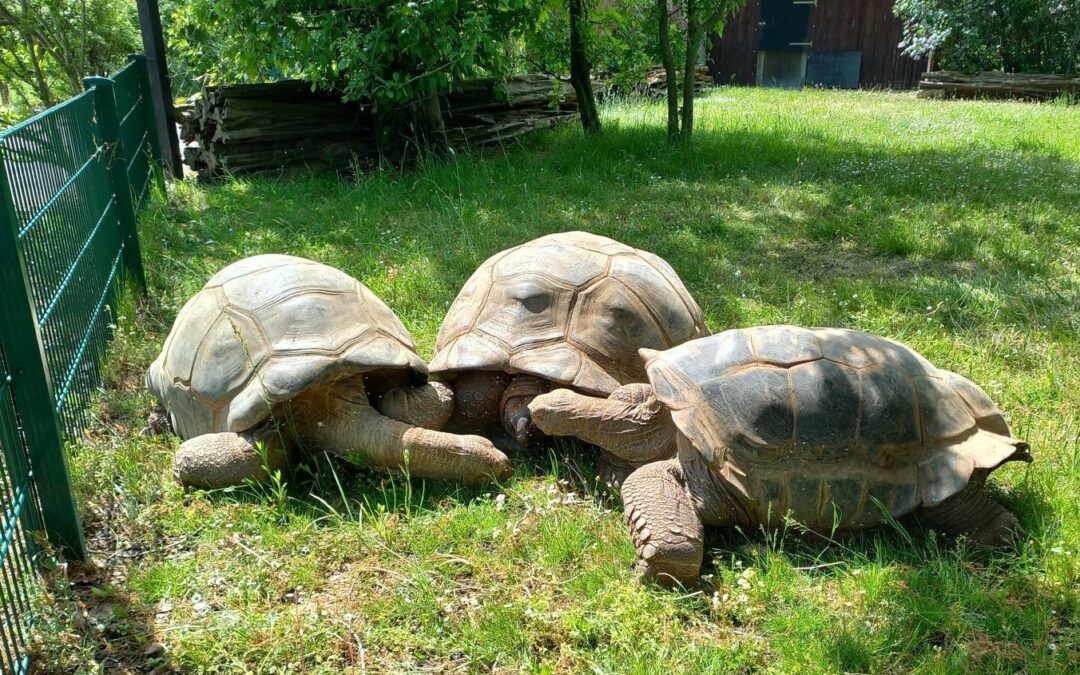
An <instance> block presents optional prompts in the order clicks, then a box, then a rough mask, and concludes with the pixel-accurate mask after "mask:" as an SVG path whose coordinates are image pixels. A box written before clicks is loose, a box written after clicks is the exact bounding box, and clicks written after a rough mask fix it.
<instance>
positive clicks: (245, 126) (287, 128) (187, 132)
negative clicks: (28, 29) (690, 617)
mask: <svg viewBox="0 0 1080 675" xmlns="http://www.w3.org/2000/svg"><path fill="white" fill-rule="evenodd" d="M576 104H577V101H576V98H575V96H574V91H573V88H572V87H570V86H569V84H568V83H566V82H562V81H560V80H557V79H554V78H550V77H547V76H542V75H522V76H517V77H513V78H510V79H509V80H507V81H505V82H496V81H494V80H483V79H481V80H467V81H462V82H458V83H455V85H454V87H453V89H452V90H451V91H450V92H449V93H448V94H447V96H446V97H445V105H444V106H443V108H444V115H445V122H446V127H447V135H448V138H449V140H450V142H451V145H453V146H460V147H462V148H467V147H482V146H484V145H488V144H491V143H497V142H502V141H505V140H508V139H512V138H516V137H518V136H520V135H522V134H524V133H528V132H529V131H532V130H534V129H540V128H545V127H549V126H552V125H554V124H559V123H563V122H569V121H572V120H574V119H576V117H577V113H576V108H577V105H576ZM181 127H182V134H183V136H184V139H185V142H186V143H187V144H188V151H187V153H186V157H185V161H186V162H187V164H188V165H189V166H190V167H191V168H193V169H196V170H200V171H203V172H205V173H206V174H209V175H223V174H228V173H262V172H270V171H278V170H280V169H282V168H288V167H306V168H311V169H317V170H322V169H329V170H339V171H340V170H349V169H351V168H352V167H355V166H357V165H361V166H362V165H364V164H366V163H369V162H374V161H376V160H377V159H378V156H379V152H380V137H381V136H383V135H384V134H382V133H380V131H379V130H378V129H377V125H376V118H375V116H374V114H373V112H372V109H371V106H369V105H366V104H364V103H358V102H350V103H346V102H343V101H342V100H341V99H340V96H339V94H337V93H335V92H328V91H313V90H312V88H311V86H310V84H308V83H306V82H299V81H285V82H275V83H267V84H255V85H227V86H220V87H210V88H206V89H204V90H203V92H201V95H199V96H196V97H193V100H192V101H191V105H190V109H189V110H186V111H185V114H184V116H183V118H182V121H181ZM389 146H390V148H391V149H392V152H391V154H393V152H394V151H399V150H400V149H401V148H403V147H408V146H409V143H408V142H407V139H404V138H398V139H390V142H389Z"/></svg>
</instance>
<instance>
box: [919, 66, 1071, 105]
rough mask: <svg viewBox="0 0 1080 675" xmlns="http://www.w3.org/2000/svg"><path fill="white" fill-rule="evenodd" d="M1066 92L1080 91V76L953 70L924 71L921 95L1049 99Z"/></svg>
mask: <svg viewBox="0 0 1080 675" xmlns="http://www.w3.org/2000/svg"><path fill="white" fill-rule="evenodd" d="M1062 94H1071V95H1074V96H1075V95H1080V77H1065V76H1063V75H1038V74H1024V73H993V72H987V73H979V74H978V75H965V74H963V73H958V72H955V71H951V70H939V71H936V72H932V73H924V74H923V76H922V80H921V81H920V82H919V96H920V97H921V98H1015V99H1027V100H1034V101H1045V100H1048V99H1053V98H1057V97H1058V96H1061V95H1062Z"/></svg>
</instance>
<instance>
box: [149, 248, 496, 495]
mask: <svg viewBox="0 0 1080 675" xmlns="http://www.w3.org/2000/svg"><path fill="white" fill-rule="evenodd" d="M427 376H428V370H427V366H426V365H425V364H424V362H423V360H422V359H421V358H420V357H419V356H418V355H417V354H416V351H415V347H414V343H413V339H412V337H411V336H410V335H409V332H408V331H407V330H406V329H405V327H404V326H403V325H402V323H401V321H400V320H399V319H398V318H397V316H395V315H394V313H393V312H392V311H391V310H390V308H389V307H387V306H386V305H385V304H384V303H383V302H382V301H381V300H379V299H378V298H377V297H376V296H375V295H374V294H373V293H372V292H371V291H370V290H368V289H367V288H366V287H365V286H364V285H363V284H361V283H360V282H358V281H356V280H355V279H353V278H352V277H350V276H349V275H347V274H345V273H344V272H341V271H340V270H337V269H335V268H333V267H329V266H327V265H323V264H320V263H317V262H313V261H311V260H305V259H303V258H297V257H293V256H287V255H259V256H254V257H250V258H245V259H243V260H240V261H238V262H235V263H233V264H231V265H229V266H227V267H226V268H224V269H223V270H221V271H220V272H218V273H217V274H215V275H214V276H213V277H212V278H211V279H210V280H209V281H208V282H207V284H206V286H205V287H204V288H203V289H202V290H201V291H199V292H198V293H197V294H196V295H195V296H194V297H192V298H191V299H190V300H189V301H188V303H187V304H186V305H184V307H183V309H181V310H180V313H179V314H178V315H177V317H176V322H175V324H174V325H173V328H172V330H171V331H170V333H169V336H168V338H167V339H166V340H165V345H164V348H163V349H162V351H161V355H160V356H159V357H158V358H157V360H155V361H154V362H153V364H151V366H150V369H149V372H148V373H147V377H146V384H147V387H148V388H149V389H150V391H151V392H152V393H153V394H154V395H155V396H156V397H157V398H158V400H159V401H160V402H161V404H162V405H163V406H164V407H165V408H166V410H167V411H168V415H169V419H170V421H171V423H172V427H173V429H174V430H175V431H176V433H177V434H179V435H180V436H181V437H183V438H184V439H187V440H186V441H185V442H184V443H183V444H182V445H181V446H180V448H179V450H178V451H177V453H176V456H175V459H174V467H175V473H176V476H177V478H178V479H179V480H180V481H181V482H182V483H184V484H185V485H192V486H197V487H204V488H213V487H223V486H227V485H235V484H238V483H241V482H243V481H244V480H246V479H249V478H250V479H258V478H264V477H265V469H266V468H267V464H268V463H269V464H270V465H271V466H277V465H280V464H281V462H282V459H283V453H281V452H279V450H288V449H289V448H292V447H296V446H307V445H310V446H313V447H317V448H320V449H324V450H326V451H329V452H331V453H334V454H336V455H339V456H342V457H345V458H347V459H350V460H353V461H357V462H360V463H362V464H364V465H366V466H369V467H372V468H376V469H384V470H402V469H406V468H407V470H408V472H409V474H410V475H412V476H417V477H433V478H444V479H450V480H459V481H464V482H466V483H476V482H479V481H483V480H485V479H488V478H504V477H507V476H508V475H509V474H510V472H511V466H510V462H509V460H508V459H507V458H506V456H505V455H504V454H503V453H502V452H500V451H499V450H497V449H496V448H495V447H494V446H493V445H492V444H491V442H490V441H488V440H487V439H485V438H482V437H480V436H469V435H454V434H447V433H442V432H439V431H437V429H439V428H440V427H441V426H442V425H443V424H444V423H445V422H446V420H447V419H449V417H450V412H451V408H452V402H451V400H450V395H449V390H448V389H447V388H446V387H442V386H431V385H429V384H427ZM388 393H389V396H390V398H391V399H393V400H394V401H397V402H398V403H399V406H398V408H397V409H396V410H395V412H394V414H396V416H397V419H392V418H391V417H388V416H386V415H383V414H381V413H379V412H378V411H377V410H376V409H375V408H373V407H372V403H373V402H375V403H377V402H378V401H379V400H381V397H383V396H385V395H387V394H388ZM425 427H426V428H425ZM257 441H263V442H265V443H266V445H267V447H269V448H270V450H271V451H270V452H269V453H266V452H263V453H260V452H257V448H256V442H257Z"/></svg>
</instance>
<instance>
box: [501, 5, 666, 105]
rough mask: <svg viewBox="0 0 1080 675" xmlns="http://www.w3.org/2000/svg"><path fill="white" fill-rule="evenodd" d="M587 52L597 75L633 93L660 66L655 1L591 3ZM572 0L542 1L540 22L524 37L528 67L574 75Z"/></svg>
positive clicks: (525, 58) (586, 41)
mask: <svg viewBox="0 0 1080 675" xmlns="http://www.w3.org/2000/svg"><path fill="white" fill-rule="evenodd" d="M586 4H587V5H588V7H587V9H588V12H587V14H588V18H587V28H588V29H587V30H583V31H582V33H583V38H584V41H585V53H586V55H587V57H588V59H589V62H590V63H591V64H592V66H593V68H594V70H595V71H596V73H597V75H599V76H601V77H603V78H604V79H607V80H609V81H610V82H611V83H612V84H613V85H614V86H615V88H616V89H620V90H623V91H629V90H631V89H633V86H634V85H635V84H637V83H638V82H640V81H641V79H642V77H643V76H644V74H645V72H646V71H647V70H648V69H649V68H651V67H652V66H653V65H655V64H656V54H657V49H656V31H655V30H653V24H654V18H653V17H654V12H653V7H654V0H624V1H622V2H618V3H610V2H596V1H595V0H593V1H592V2H587V3H586ZM569 17H570V12H569V11H568V0H541V2H540V5H539V12H538V14H537V18H536V21H535V23H534V24H533V25H532V26H531V27H530V28H529V30H528V31H527V32H526V33H525V35H524V37H523V39H522V46H521V60H522V62H523V65H524V67H526V68H529V69H532V70H540V71H542V72H545V73H551V74H553V75H558V76H560V77H562V76H568V75H569V74H570V52H569V50H568V49H567V35H568V34H569V31H570V26H569V24H570V21H569Z"/></svg>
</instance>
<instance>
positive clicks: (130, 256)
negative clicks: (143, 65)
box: [83, 77, 146, 293]
mask: <svg viewBox="0 0 1080 675" xmlns="http://www.w3.org/2000/svg"><path fill="white" fill-rule="evenodd" d="M83 86H84V87H85V88H86V89H93V92H94V109H95V112H96V114H97V122H98V130H99V131H100V132H101V142H102V143H103V144H104V145H105V146H106V147H107V148H108V153H109V154H108V156H107V157H106V159H105V161H106V162H107V165H108V168H109V180H110V182H111V183H112V188H113V194H114V195H116V215H117V218H118V220H119V221H120V235H121V237H122V239H123V241H124V266H125V267H126V268H127V271H128V273H129V274H131V275H133V276H134V278H135V282H136V283H137V284H138V285H139V288H140V290H142V292H143V293H145V292H146V274H145V272H143V265H142V248H141V247H140V246H139V230H138V227H137V226H136V224H135V202H134V201H133V198H132V190H131V183H130V182H129V181H128V175H127V156H126V153H125V152H124V147H123V143H121V142H120V116H119V115H118V114H117V112H116V95H115V94H114V92H113V87H114V84H113V81H112V80H110V79H109V78H107V77H86V78H83Z"/></svg>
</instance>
